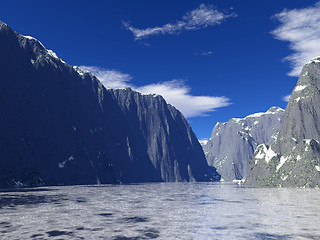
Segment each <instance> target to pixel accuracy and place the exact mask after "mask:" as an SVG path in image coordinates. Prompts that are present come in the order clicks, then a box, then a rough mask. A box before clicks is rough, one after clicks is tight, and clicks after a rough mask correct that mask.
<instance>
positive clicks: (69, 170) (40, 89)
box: [0, 22, 219, 187]
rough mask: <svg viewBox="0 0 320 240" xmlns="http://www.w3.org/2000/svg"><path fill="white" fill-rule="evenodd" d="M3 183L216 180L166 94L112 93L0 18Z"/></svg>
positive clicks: (0, 159)
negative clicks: (162, 95)
mask: <svg viewBox="0 0 320 240" xmlns="http://www.w3.org/2000/svg"><path fill="white" fill-rule="evenodd" d="M0 112H1V126H0V136H1V138H0V187H10V186H15V185H26V186H36V185H65V184H96V183H118V182H127V183H129V182H148V181H193V180H196V181H205V180H210V179H213V180H218V179H219V175H218V174H216V172H215V169H214V168H210V167H209V166H208V165H207V163H206V160H205V157H204V154H203V152H202V149H201V146H200V144H199V143H198V142H197V139H196V137H195V135H194V133H193V132H192V129H191V128H190V126H189V124H188V123H187V121H186V120H185V119H184V117H183V116H182V115H181V113H180V112H179V111H177V110H176V109H175V108H173V107H172V106H170V105H168V104H166V102H165V100H164V99H163V98H162V97H160V96H152V95H141V94H139V93H137V92H134V91H132V90H131V89H123V90H106V89H105V88H104V87H103V86H102V84H101V83H100V82H99V81H98V80H97V79H96V78H95V77H94V76H93V75H92V74H90V73H89V72H85V71H82V70H81V69H80V68H78V67H71V66H70V65H68V64H67V63H65V62H64V61H63V60H61V59H60V58H59V57H58V56H57V55H56V54H55V53H54V52H52V51H50V50H47V49H46V48H45V47H44V46H43V45H42V44H41V43H40V42H39V41H38V40H36V39H34V38H32V37H26V36H22V35H20V34H18V33H16V32H14V31H13V30H12V29H11V28H10V27H9V26H8V25H6V24H4V23H2V22H0Z"/></svg>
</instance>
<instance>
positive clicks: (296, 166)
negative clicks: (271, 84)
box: [245, 58, 320, 187]
mask: <svg viewBox="0 0 320 240" xmlns="http://www.w3.org/2000/svg"><path fill="white" fill-rule="evenodd" d="M319 120H320V58H315V59H312V60H310V61H309V62H308V63H307V64H306V65H305V66H304V67H303V69H302V71H301V74H300V77H299V80H298V83H297V86H296V87H295V89H294V90H293V92H292V94H291V97H290V100H289V102H288V105H287V107H286V110H285V113H284V118H283V124H282V127H281V130H280V132H279V135H278V136H277V139H276V141H275V142H274V143H273V144H271V146H270V147H269V146H266V145H261V146H259V147H258V148H257V150H256V152H255V154H254V157H253V158H252V160H251V163H250V171H249V174H248V177H247V180H246V182H245V184H246V185H247V186H271V187H277V186H283V187H319V186H320V145H319V141H320V121H319Z"/></svg>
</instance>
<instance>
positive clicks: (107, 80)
mask: <svg viewBox="0 0 320 240" xmlns="http://www.w3.org/2000/svg"><path fill="white" fill-rule="evenodd" d="M80 68H81V69H83V70H86V71H89V72H91V73H92V74H93V75H95V76H96V77H97V78H98V79H99V80H100V82H101V83H102V84H103V86H104V87H105V88H125V87H131V83H130V81H131V79H132V77H131V76H130V75H129V74H126V73H122V72H120V71H117V70H108V69H104V68H101V67H96V66H80Z"/></svg>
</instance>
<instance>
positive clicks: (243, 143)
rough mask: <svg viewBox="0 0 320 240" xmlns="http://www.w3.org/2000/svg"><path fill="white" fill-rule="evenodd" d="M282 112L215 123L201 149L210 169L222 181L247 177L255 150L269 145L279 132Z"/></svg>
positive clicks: (277, 109)
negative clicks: (217, 174)
mask: <svg viewBox="0 0 320 240" xmlns="http://www.w3.org/2000/svg"><path fill="white" fill-rule="evenodd" d="M283 112H284V110H283V109H281V108H278V107H272V108H270V109H269V110H268V111H267V112H265V113H255V114H252V115H249V116H247V117H245V118H243V119H240V118H232V119H230V120H229V121H228V122H227V123H220V122H218V123H217V124H216V126H215V127H214V128H213V130H212V134H211V137H210V139H209V140H208V142H207V143H205V144H204V145H203V149H204V152H205V155H206V158H207V161H208V164H209V165H210V166H214V167H215V168H216V169H217V171H218V173H219V174H220V175H221V178H222V179H224V180H226V181H232V180H241V179H243V178H245V177H246V176H247V173H248V169H249V162H250V159H251V157H252V155H253V153H254V150H255V148H256V147H257V146H258V145H259V144H262V143H266V144H267V143H270V142H271V141H273V139H274V138H275V135H276V134H277V132H278V131H279V129H280V126H281V123H282V116H283Z"/></svg>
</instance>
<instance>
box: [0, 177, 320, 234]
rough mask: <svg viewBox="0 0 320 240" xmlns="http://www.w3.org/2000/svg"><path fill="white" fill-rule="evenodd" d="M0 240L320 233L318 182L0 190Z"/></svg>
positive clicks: (153, 184)
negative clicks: (305, 185) (310, 184)
mask: <svg viewBox="0 0 320 240" xmlns="http://www.w3.org/2000/svg"><path fill="white" fill-rule="evenodd" d="M0 239H112V240H116V239H117V240H120V239H228V240H229V239H320V189H251V188H244V187H239V186H238V185H237V184H233V183H151V184H138V185H102V186H101V185H100V186H67V187H45V188H35V189H21V190H16V191H4V190H2V191H0Z"/></svg>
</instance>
